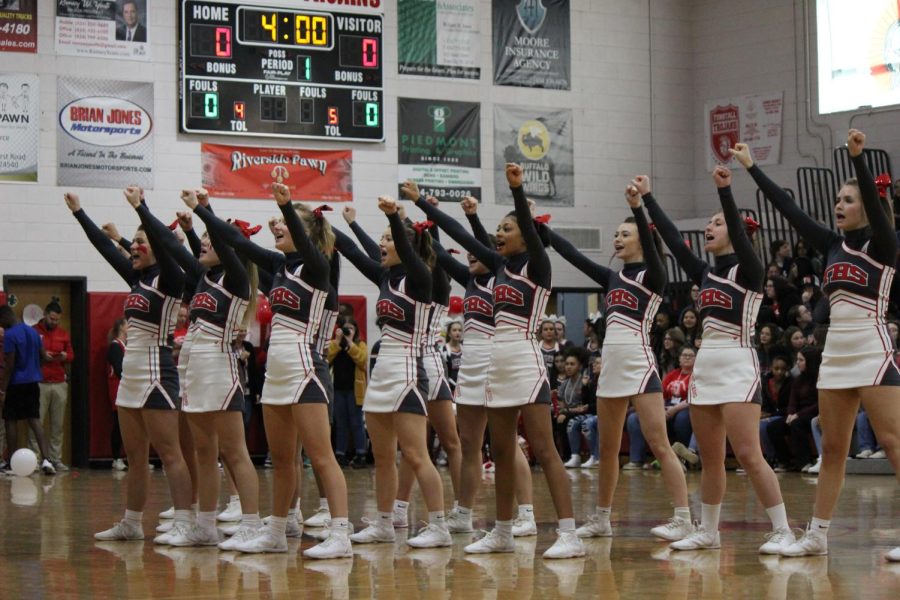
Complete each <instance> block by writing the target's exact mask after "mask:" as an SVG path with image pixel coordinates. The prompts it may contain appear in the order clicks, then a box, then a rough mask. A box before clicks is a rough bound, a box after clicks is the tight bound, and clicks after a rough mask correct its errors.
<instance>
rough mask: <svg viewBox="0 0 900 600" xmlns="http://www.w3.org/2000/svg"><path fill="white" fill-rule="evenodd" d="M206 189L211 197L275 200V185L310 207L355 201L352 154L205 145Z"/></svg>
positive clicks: (201, 152) (339, 151) (204, 171)
mask: <svg viewBox="0 0 900 600" xmlns="http://www.w3.org/2000/svg"><path fill="white" fill-rule="evenodd" d="M200 156H201V163H202V173H203V175H202V177H203V187H204V188H206V189H207V190H208V191H209V195H210V196H211V197H213V198H241V199H251V200H271V199H272V184H273V183H283V184H285V185H286V186H288V187H289V188H290V189H291V198H292V199H294V200H302V201H308V202H352V201H353V172H352V171H353V152H352V151H350V150H301V149H299V148H290V149H289V148H250V147H245V146H223V145H220V144H201V145H200Z"/></svg>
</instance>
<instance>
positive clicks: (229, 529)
mask: <svg viewBox="0 0 900 600" xmlns="http://www.w3.org/2000/svg"><path fill="white" fill-rule="evenodd" d="M241 527H243V524H242V523H241V522H240V521H238V522H237V523H231V524H229V525H220V526H219V531H221V532H222V535H224V536H228V537H231V536H233V535H234V534H236V533H237V532H238V529H240V528H241Z"/></svg>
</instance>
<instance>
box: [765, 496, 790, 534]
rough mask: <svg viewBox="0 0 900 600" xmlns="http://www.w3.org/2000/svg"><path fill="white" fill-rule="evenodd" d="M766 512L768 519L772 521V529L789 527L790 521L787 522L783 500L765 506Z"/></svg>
mask: <svg viewBox="0 0 900 600" xmlns="http://www.w3.org/2000/svg"><path fill="white" fill-rule="evenodd" d="M766 514H767V515H769V520H771V521H772V530H773V531H777V530H779V529H790V528H791V525H790V523H788V518H787V510H786V509H785V508H784V502H782V503H781V504H778V505H776V506H772V507H770V508H767V509H766Z"/></svg>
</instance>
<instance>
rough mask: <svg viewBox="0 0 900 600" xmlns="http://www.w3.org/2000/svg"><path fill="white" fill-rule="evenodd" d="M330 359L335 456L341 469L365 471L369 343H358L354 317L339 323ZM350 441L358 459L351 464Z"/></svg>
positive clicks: (330, 345)
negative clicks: (348, 455) (347, 454)
mask: <svg viewBox="0 0 900 600" xmlns="http://www.w3.org/2000/svg"><path fill="white" fill-rule="evenodd" d="M327 358H328V364H330V365H331V374H332V375H331V378H332V380H333V381H334V441H335V446H336V448H335V452H334V454H335V456H336V457H337V461H338V463H339V464H340V465H341V466H342V467H344V466H347V465H350V466H351V467H353V468H354V469H358V468H362V467H365V466H366V450H367V445H368V443H367V440H366V429H365V427H364V426H363V415H362V404H363V399H364V398H365V395H366V382H367V374H366V368H367V367H368V349H367V348H366V343H365V342H364V341H362V340H361V339H359V326H358V325H357V324H356V321H355V320H354V319H353V318H352V317H344V318H343V320H341V321H339V323H338V327H337V328H336V329H335V331H334V338H333V339H332V340H331V343H330V344H329V345H328V356H327ZM373 361H374V356H373ZM351 437H352V439H353V447H354V451H355V455H354V457H353V459H352V460H348V459H347V458H346V452H347V445H348V444H349V442H350V438H351Z"/></svg>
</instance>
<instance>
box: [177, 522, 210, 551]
mask: <svg viewBox="0 0 900 600" xmlns="http://www.w3.org/2000/svg"><path fill="white" fill-rule="evenodd" d="M219 541H220V540H219V530H218V529H216V528H215V527H213V528H212V529H211V530H208V529H205V528H203V527H200V526H199V525H197V524H196V523H194V524H193V525H191V526H190V527H188V528H178V531H175V529H174V528H173V530H172V533H171V534H170V535H169V545H170V546H218V545H219Z"/></svg>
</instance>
